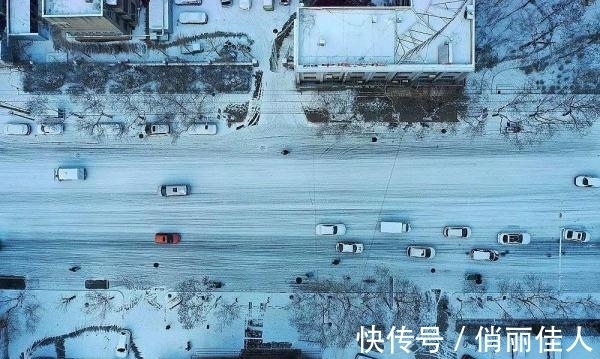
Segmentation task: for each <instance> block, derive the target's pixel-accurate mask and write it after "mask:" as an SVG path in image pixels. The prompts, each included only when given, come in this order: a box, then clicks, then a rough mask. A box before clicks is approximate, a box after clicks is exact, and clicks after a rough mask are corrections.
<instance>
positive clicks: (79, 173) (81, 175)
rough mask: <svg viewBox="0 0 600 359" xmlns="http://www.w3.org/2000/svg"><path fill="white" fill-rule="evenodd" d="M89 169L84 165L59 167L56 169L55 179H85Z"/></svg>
mask: <svg viewBox="0 0 600 359" xmlns="http://www.w3.org/2000/svg"><path fill="white" fill-rule="evenodd" d="M86 178H87V170H86V169H85V168H84V167H59V168H55V169H54V179H55V180H58V181H84V180H85V179H86Z"/></svg>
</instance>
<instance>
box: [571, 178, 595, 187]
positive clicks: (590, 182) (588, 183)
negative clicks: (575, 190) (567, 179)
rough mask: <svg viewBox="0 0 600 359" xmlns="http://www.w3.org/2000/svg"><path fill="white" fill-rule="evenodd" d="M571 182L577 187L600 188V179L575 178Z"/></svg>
mask: <svg viewBox="0 0 600 359" xmlns="http://www.w3.org/2000/svg"><path fill="white" fill-rule="evenodd" d="M573 182H575V186H577V187H600V178H598V177H593V176H577V177H575V179H574V180H573Z"/></svg>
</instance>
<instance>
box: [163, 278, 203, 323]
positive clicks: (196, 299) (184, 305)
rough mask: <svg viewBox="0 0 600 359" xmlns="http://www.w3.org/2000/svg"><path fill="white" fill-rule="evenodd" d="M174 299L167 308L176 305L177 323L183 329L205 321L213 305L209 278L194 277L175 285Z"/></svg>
mask: <svg viewBox="0 0 600 359" xmlns="http://www.w3.org/2000/svg"><path fill="white" fill-rule="evenodd" d="M175 291H176V292H177V298H174V299H173V300H175V301H176V303H175V304H174V305H172V306H171V307H170V308H169V309H173V308H175V307H177V316H178V319H179V323H181V326H182V327H183V328H184V329H192V328H194V327H196V326H197V325H198V324H201V323H204V322H206V318H207V316H208V313H209V312H210V311H211V309H212V308H213V306H212V305H211V302H212V301H213V294H212V293H211V292H210V286H209V279H208V278H207V277H204V278H203V279H202V281H198V280H196V279H188V280H185V281H183V282H181V283H179V284H177V286H176V287H175Z"/></svg>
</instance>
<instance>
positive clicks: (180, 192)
mask: <svg viewBox="0 0 600 359" xmlns="http://www.w3.org/2000/svg"><path fill="white" fill-rule="evenodd" d="M189 192H190V186H188V185H186V184H169V185H162V186H160V187H158V194H159V195H161V196H162V197H171V196H187V195H188V194H189Z"/></svg>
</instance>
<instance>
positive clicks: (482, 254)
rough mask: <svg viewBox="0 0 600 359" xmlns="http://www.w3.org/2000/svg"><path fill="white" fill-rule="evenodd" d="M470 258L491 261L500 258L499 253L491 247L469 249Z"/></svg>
mask: <svg viewBox="0 0 600 359" xmlns="http://www.w3.org/2000/svg"><path fill="white" fill-rule="evenodd" d="M469 256H470V257H471V259H473V260H476V261H492V262H495V261H497V260H498V259H499V258H500V254H499V253H498V252H497V251H495V250H492V249H471V253H470V255H469Z"/></svg>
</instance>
